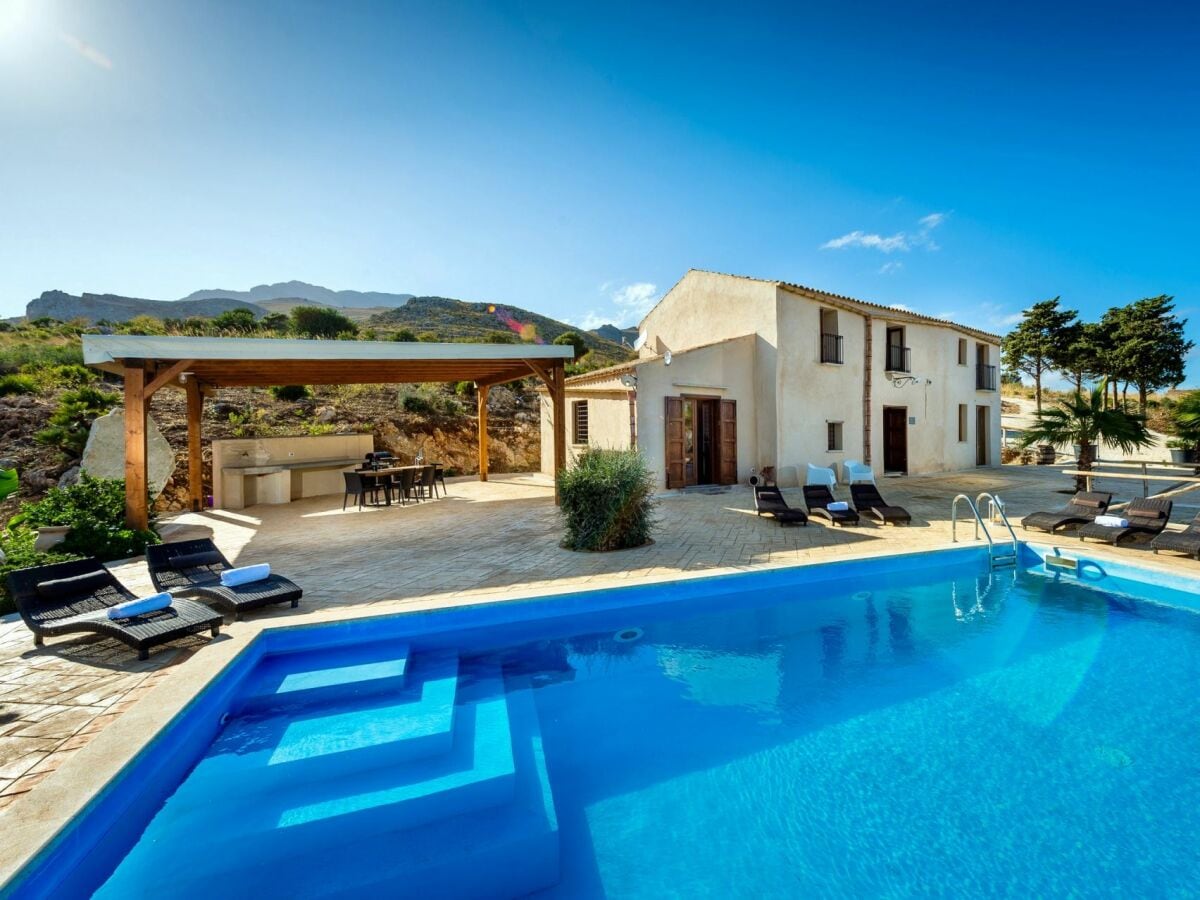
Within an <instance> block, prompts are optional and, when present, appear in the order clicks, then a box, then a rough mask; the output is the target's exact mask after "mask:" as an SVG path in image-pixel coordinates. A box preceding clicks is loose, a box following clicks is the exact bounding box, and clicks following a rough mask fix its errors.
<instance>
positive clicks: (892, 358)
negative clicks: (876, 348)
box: [884, 344, 912, 372]
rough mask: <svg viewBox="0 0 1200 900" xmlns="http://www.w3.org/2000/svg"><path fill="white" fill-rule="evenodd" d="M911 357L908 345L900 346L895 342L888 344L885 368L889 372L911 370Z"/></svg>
mask: <svg viewBox="0 0 1200 900" xmlns="http://www.w3.org/2000/svg"><path fill="white" fill-rule="evenodd" d="M911 358H912V353H911V351H910V350H909V349H908V347H899V346H896V345H895V344H888V348H887V358H886V360H885V369H884V370H885V371H887V372H911V371H912V362H911Z"/></svg>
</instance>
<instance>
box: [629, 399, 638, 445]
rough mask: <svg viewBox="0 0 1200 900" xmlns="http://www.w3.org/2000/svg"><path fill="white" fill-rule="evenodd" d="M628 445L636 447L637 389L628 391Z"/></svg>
mask: <svg viewBox="0 0 1200 900" xmlns="http://www.w3.org/2000/svg"><path fill="white" fill-rule="evenodd" d="M629 446H630V447H631V448H632V449H634V450H636V449H637V389H636V388H635V389H634V390H631V391H629Z"/></svg>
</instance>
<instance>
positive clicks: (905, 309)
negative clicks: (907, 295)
mask: <svg viewBox="0 0 1200 900" xmlns="http://www.w3.org/2000/svg"><path fill="white" fill-rule="evenodd" d="M888 309H898V310H900V312H913V311H914V310H913V308H912V307H911V306H909V305H908V304H907V303H891V304H889V305H888Z"/></svg>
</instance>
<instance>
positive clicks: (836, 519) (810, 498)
mask: <svg viewBox="0 0 1200 900" xmlns="http://www.w3.org/2000/svg"><path fill="white" fill-rule="evenodd" d="M833 502H835V501H834V496H833V491H831V490H829V488H828V487H827V486H825V485H823V484H806V485H804V503H805V504H806V505H807V506H808V514H809V515H810V516H812V517H813V518H817V519H824V520H826V521H827V522H829V524H830V525H857V524H858V513H856V512H855V511H854V510H852V509H828V508H827V507H828V506H829V504H830V503H833Z"/></svg>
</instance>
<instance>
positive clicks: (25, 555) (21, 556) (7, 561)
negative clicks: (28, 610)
mask: <svg viewBox="0 0 1200 900" xmlns="http://www.w3.org/2000/svg"><path fill="white" fill-rule="evenodd" d="M36 539H37V532H36V531H32V530H30V529H27V528H13V529H9V530H7V531H0V550H2V551H4V560H3V561H2V562H0V615H5V614H6V613H10V612H14V611H15V610H16V608H17V607H16V605H15V604H14V603H13V601H12V597H10V596H9V593H8V573H9V572H12V571H14V570H16V569H28V568H30V567H31V566H45V565H49V564H50V563H56V562H66V561H67V560H69V559H76V558H77V557H78V554H74V553H43V552H41V551H40V550H34V549H33V542H34V541H35V540H36Z"/></svg>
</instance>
